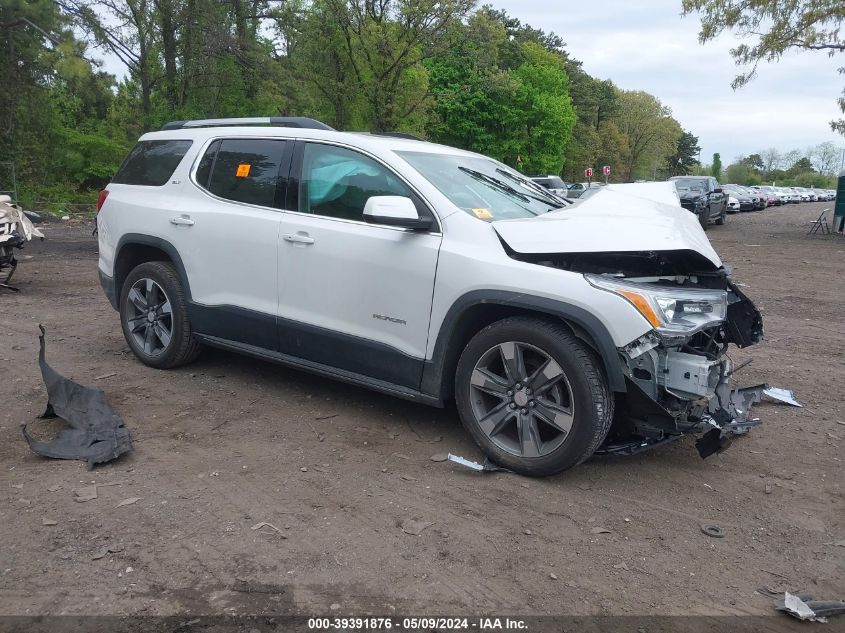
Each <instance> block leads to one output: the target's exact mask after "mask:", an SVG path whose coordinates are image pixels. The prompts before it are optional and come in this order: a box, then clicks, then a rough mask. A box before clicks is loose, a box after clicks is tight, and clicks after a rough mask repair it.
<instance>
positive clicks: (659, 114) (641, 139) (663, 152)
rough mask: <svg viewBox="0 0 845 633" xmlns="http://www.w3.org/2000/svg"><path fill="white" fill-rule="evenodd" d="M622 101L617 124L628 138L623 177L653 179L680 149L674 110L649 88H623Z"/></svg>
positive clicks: (679, 128)
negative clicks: (667, 160)
mask: <svg viewBox="0 0 845 633" xmlns="http://www.w3.org/2000/svg"><path fill="white" fill-rule="evenodd" d="M619 103H620V112H619V117H618V119H617V125H618V127H619V130H620V131H621V132H622V133H623V134H624V135H625V136H626V138H627V140H628V152H627V155H626V156H625V157H624V159H623V164H622V173H621V174H620V177H621V178H622V179H623V180H634V179H636V178H649V179H652V178H654V177H655V175H656V173H657V171H658V170H662V169H663V168H664V167H665V164H666V158H667V157H668V156H670V155H671V154H672V153H673V152H675V150H676V149H677V146H678V139H679V138H680V136H681V133H682V130H681V126H680V125H679V124H678V122H677V121H675V119H673V118H672V115H671V110H669V108H667V107H666V106H664V105H663V104H662V103H660V100H659V99H657V97H655V96H653V95H650V94H648V93H647V92H642V91H639V92H638V91H629V90H623V91H621V92H620V94H619Z"/></svg>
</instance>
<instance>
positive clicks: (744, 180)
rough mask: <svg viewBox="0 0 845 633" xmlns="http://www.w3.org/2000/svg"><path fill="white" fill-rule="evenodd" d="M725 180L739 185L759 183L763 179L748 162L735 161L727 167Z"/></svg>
mask: <svg viewBox="0 0 845 633" xmlns="http://www.w3.org/2000/svg"><path fill="white" fill-rule="evenodd" d="M725 182H730V183H733V184H737V185H759V184H761V183H762V182H763V181H762V179H761V178H760V175H759V174H758V173H757V172H755V171H754V168H753V167H751V166H750V165H748V164H746V163H734V164H732V165H728V167H727V169H725Z"/></svg>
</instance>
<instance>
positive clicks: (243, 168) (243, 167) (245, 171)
mask: <svg viewBox="0 0 845 633" xmlns="http://www.w3.org/2000/svg"><path fill="white" fill-rule="evenodd" d="M251 168H252V165H250V164H249V163H241V164H240V165H238V171H236V172H235V176H237V177H238V178H246V177H248V176H249V170H250V169H251Z"/></svg>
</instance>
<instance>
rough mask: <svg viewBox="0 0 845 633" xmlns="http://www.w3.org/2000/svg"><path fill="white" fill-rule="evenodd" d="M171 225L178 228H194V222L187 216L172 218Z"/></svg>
mask: <svg viewBox="0 0 845 633" xmlns="http://www.w3.org/2000/svg"><path fill="white" fill-rule="evenodd" d="M170 223H171V224H174V225H176V226H193V225H194V221H193V220H192V219H191V218H190V217H188V216H187V215H178V216H176V217H172V218H170Z"/></svg>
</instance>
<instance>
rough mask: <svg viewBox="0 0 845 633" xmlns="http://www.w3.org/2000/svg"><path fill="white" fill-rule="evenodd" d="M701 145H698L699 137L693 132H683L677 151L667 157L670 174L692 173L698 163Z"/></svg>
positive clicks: (684, 174)
mask: <svg viewBox="0 0 845 633" xmlns="http://www.w3.org/2000/svg"><path fill="white" fill-rule="evenodd" d="M700 152H701V147H699V146H698V137H697V136H695V135H693V134H692V132H682V133H681V136H680V137H679V138H678V146H677V149H676V150H675V153H674V154H672V155H671V156H669V158H668V159H667V161H666V162H667V167H668V169H669V175H670V176H686V175H687V174H689V173H691V171H692V168H693V167H694V166H695V165H697V164H698V154H699V153H700Z"/></svg>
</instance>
